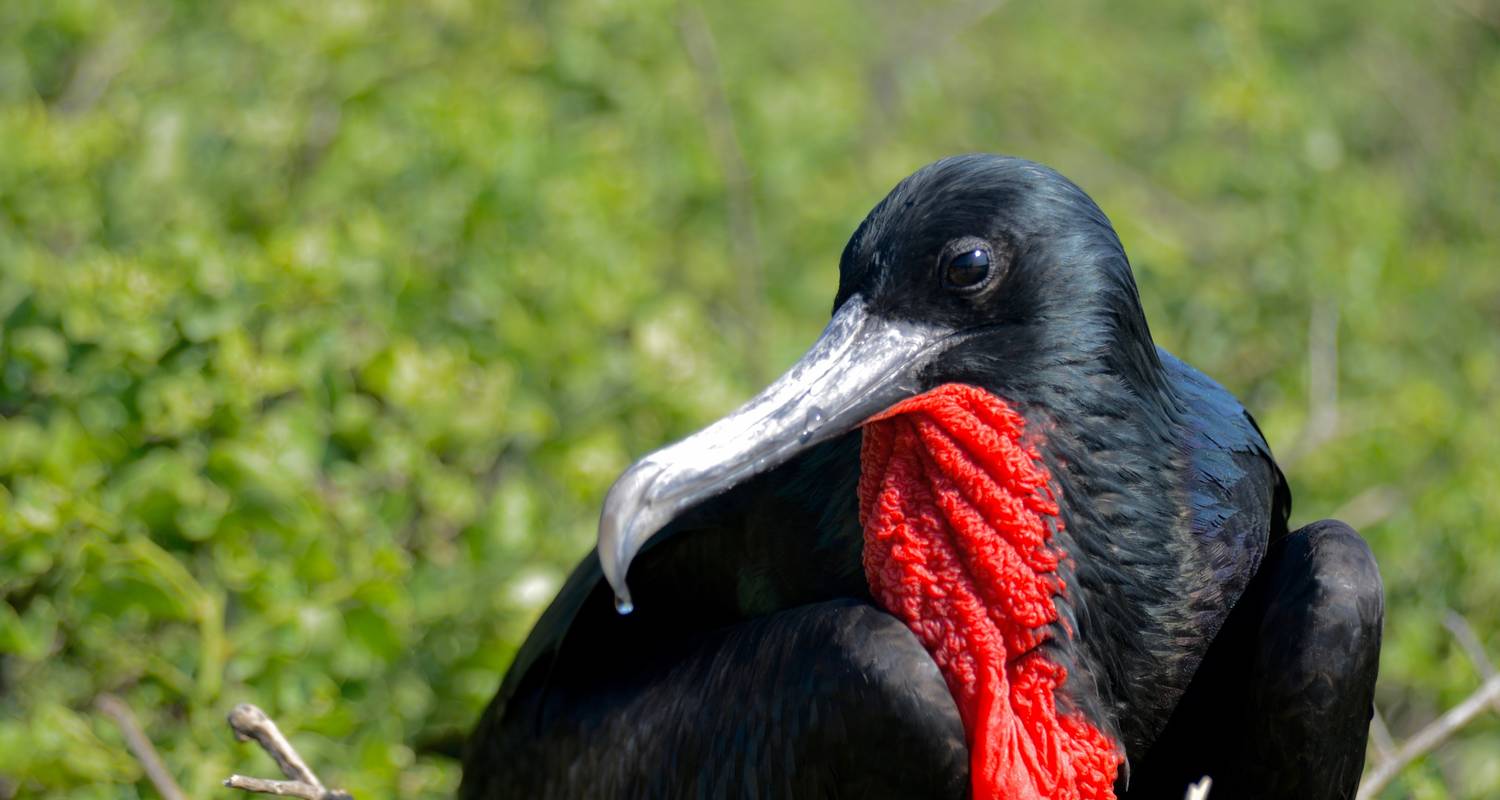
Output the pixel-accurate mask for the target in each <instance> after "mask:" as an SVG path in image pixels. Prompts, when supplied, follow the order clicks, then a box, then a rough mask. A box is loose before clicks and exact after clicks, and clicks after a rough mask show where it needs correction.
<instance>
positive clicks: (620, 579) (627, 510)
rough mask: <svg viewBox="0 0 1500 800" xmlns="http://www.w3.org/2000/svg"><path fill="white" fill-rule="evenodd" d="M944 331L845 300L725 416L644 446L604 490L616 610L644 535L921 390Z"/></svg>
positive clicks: (605, 547) (606, 549)
mask: <svg viewBox="0 0 1500 800" xmlns="http://www.w3.org/2000/svg"><path fill="white" fill-rule="evenodd" d="M948 333H949V331H947V330H944V329H941V328H938V327H937V326H924V325H920V324H916V323H909V322H893V321H890V320H885V319H881V318H879V317H875V316H872V315H871V314H870V313H869V311H868V309H867V308H866V307H865V303H864V300H863V298H861V297H859V296H858V295H855V296H853V297H851V298H849V299H848V300H847V301H845V303H844V304H843V306H842V307H840V308H839V310H838V313H836V314H834V316H833V320H832V321H831V322H829V323H828V327H827V328H825V329H824V330H823V334H822V335H821V336H819V337H818V340H817V342H815V343H814V344H813V346H812V349H810V350H808V351H807V353H806V354H804V355H803V356H802V358H801V359H799V360H798V361H797V363H795V364H793V365H792V367H791V369H789V370H787V371H786V373H785V374H783V375H782V376H781V377H779V378H777V379H776V380H775V381H774V382H773V383H772V384H771V385H770V386H767V387H766V388H765V390H764V391H762V392H761V393H760V394H758V395H756V396H755V397H753V398H751V399H750V401H749V402H747V403H745V404H744V405H742V406H740V407H739V408H737V409H735V410H734V411H733V412H731V413H730V414H729V415H728V416H726V417H724V418H723V419H721V420H719V421H718V422H715V423H713V424H712V425H710V426H708V427H707V428H704V429H703V430H701V431H699V432H697V433H695V434H693V435H691V436H689V437H687V438H686V439H683V440H682V441H680V442H677V443H676V444H672V445H668V446H667V447H663V448H662V449H660V450H657V451H655V452H653V453H650V454H649V455H647V456H646V457H645V458H642V459H641V460H640V461H637V462H636V463H635V464H633V465H631V466H630V468H629V469H626V470H625V472H624V474H622V475H620V477H619V478H618V479H617V480H616V481H615V483H614V485H613V486H612V487H610V490H609V494H608V496H606V497H605V499H604V511H603V513H602V514H601V515H600V518H599V547H598V550H599V563H600V565H601V566H602V567H603V569H604V576H605V578H606V579H608V580H609V584H610V586H612V587H613V588H614V591H615V597H616V607H617V608H618V609H619V610H620V613H622V614H623V613H629V611H630V610H631V608H632V605H631V601H630V589H629V588H628V587H627V586H626V585H625V575H626V572H627V571H628V570H629V569H630V562H631V560H632V559H634V558H635V556H636V554H638V553H639V552H640V551H641V548H643V547H644V546H645V545H646V543H647V542H649V541H650V540H651V539H652V537H654V536H655V535H656V534H657V533H658V532H659V531H660V530H661V529H662V528H663V527H665V526H666V525H667V524H668V523H670V522H671V521H672V520H673V519H674V518H675V517H677V516H678V515H679V514H681V513H682V512H683V511H685V510H687V509H688V508H690V507H692V506H693V505H696V504H697V503H699V502H701V501H703V500H706V499H708V498H710V497H713V496H714V495H717V494H720V493H722V492H724V491H726V490H728V489H730V488H732V487H734V486H736V485H738V484H740V483H743V482H744V481H746V480H748V479H749V478H751V477H754V476H756V475H759V474H761V473H763V472H766V471H767V470H771V469H774V468H775V467H777V466H780V465H781V464H784V463H786V462H787V461H788V460H790V459H791V458H793V457H794V456H796V455H797V454H798V453H801V452H804V451H806V450H807V449H808V448H810V447H813V446H814V445H817V444H819V443H821V442H825V441H828V440H830V439H833V438H835V437H837V436H839V435H841V434H844V433H846V432H848V431H850V430H853V429H854V428H855V427H857V426H859V425H860V424H861V423H863V422H864V421H865V420H867V419H869V418H870V417H871V416H873V415H875V414H877V413H879V412H881V411H884V410H885V409H887V408H889V407H890V406H892V405H894V404H895V403H897V402H899V401H900V400H903V399H905V398H907V397H910V396H912V395H915V394H917V393H919V392H920V391H921V387H920V385H919V383H918V379H919V376H920V374H921V372H922V368H923V367H925V366H926V365H927V364H928V363H929V362H930V361H931V359H932V358H933V356H934V355H935V354H936V353H937V352H939V351H940V350H941V348H939V347H937V346H936V345H937V344H939V343H940V342H942V341H943V340H944V339H946V338H947V336H946V334H948Z"/></svg>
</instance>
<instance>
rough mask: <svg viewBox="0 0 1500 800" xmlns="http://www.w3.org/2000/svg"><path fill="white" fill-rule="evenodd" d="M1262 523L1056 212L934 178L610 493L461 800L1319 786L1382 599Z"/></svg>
mask: <svg viewBox="0 0 1500 800" xmlns="http://www.w3.org/2000/svg"><path fill="white" fill-rule="evenodd" d="M1290 508H1291V496H1290V492H1289V489H1288V487H1287V483H1286V481H1285V479H1284V478H1283V476H1282V473H1281V471H1280V469H1279V468H1278V467H1277V465H1276V463H1275V461H1274V460H1273V458H1272V455H1271V452H1270V448H1269V446H1268V445H1267V443H1266V441H1265V438H1264V437H1263V436H1262V434H1261V432H1260V430H1259V429H1258V427H1257V426H1256V423H1255V422H1254V420H1253V419H1252V418H1251V417H1250V415H1249V413H1248V412H1247V411H1246V410H1245V409H1244V407H1243V406H1242V405H1241V404H1240V403H1239V401H1237V400H1236V399H1235V398H1234V397H1233V396H1232V395H1230V394H1229V393H1228V392H1227V391H1226V390H1225V389H1223V388H1222V387H1220V386H1219V385H1218V384H1217V383H1215V382H1214V381H1212V380H1211V379H1209V378H1208V377H1206V376H1204V375H1203V374H1202V373H1200V372H1198V371H1196V370H1195V369H1193V368H1192V367H1189V366H1188V365H1186V364H1184V363H1183V362H1181V361H1179V360H1178V359H1176V358H1175V357H1173V356H1172V355H1171V354H1169V353H1167V352H1166V351H1165V350H1163V349H1161V348H1159V347H1157V346H1155V345H1154V344H1153V342H1152V339H1151V334H1150V331H1149V329H1148V327H1147V324H1146V319H1145V315H1144V313H1143V311H1142V309H1141V304H1140V299H1139V296H1138V293H1137V288H1136V285H1135V281H1134V278H1133V276H1132V274H1131V269H1130V264H1129V261H1128V260H1127V258H1126V255H1125V251H1124V249H1123V247H1122V246H1121V244H1120V241H1119V239H1118V237H1117V236H1116V234H1115V231H1114V229H1113V227H1112V226H1111V224H1110V222H1109V220H1108V218H1107V217H1106V216H1105V215H1104V213H1103V212H1102V211H1101V210H1100V209H1099V207H1098V206H1097V205H1096V204H1095V203H1094V202H1093V200H1091V199H1090V198H1089V197H1088V195H1086V194H1085V193H1084V192H1083V191H1082V190H1081V189H1079V188H1078V187H1077V186H1075V185H1074V184H1073V183H1072V182H1070V181H1069V180H1067V179H1066V178H1064V177H1063V176H1061V175H1060V174H1058V173H1057V172H1054V171H1052V170H1051V169H1048V168H1046V167H1043V166H1041V165H1038V164H1035V163H1032V162H1029V161H1025V160H1022V159H1017V158H1008V157H1001V156H992V155H966V156H956V157H952V158H947V159H944V160H942V161H938V162H936V163H934V164H931V165H929V166H927V167H925V168H923V169H921V170H919V171H918V172H916V173H915V174H913V175H912V176H910V177H909V178H907V179H905V180H903V181H902V182H901V183H900V184H899V185H897V186H896V187H895V189H893V190H892V191H891V192H890V194H889V195H888V196H886V197H885V199H883V200H882V201H880V203H879V204H878V205H876V207H875V208H874V210H872V211H871V212H870V214H869V216H868V217H867V218H866V219H865V220H864V221H863V223H861V224H860V225H859V227H858V229H857V230H856V231H855V232H854V235H853V237H852V238H851V239H850V241H849V243H848V245H847V246H846V247H845V249H844V251H843V255H842V258H841V259H840V263H839V289H838V294H837V297H836V298H835V300H834V312H833V318H832V321H831V322H830V323H829V324H828V327H827V328H826V329H825V331H824V332H823V334H822V336H821V337H820V338H819V339H818V340H817V342H816V343H815V344H813V346H812V347H811V349H810V350H808V351H807V353H806V355H804V356H803V357H802V358H801V360H799V361H798V362H797V363H796V364H795V365H793V366H792V367H791V368H790V369H789V370H788V371H787V372H786V373H785V374H784V375H782V376H781V377H780V378H778V379H777V380H776V381H775V382H773V383H772V384H771V385H770V386H769V387H767V388H766V389H765V390H764V391H762V392H761V393H760V394H759V395H757V396H756V397H755V398H753V399H751V400H750V401H748V402H747V403H746V404H745V405H744V406H742V407H740V408H739V409H738V410H736V411H734V412H732V413H731V414H729V415H728V416H727V417H725V418H723V419H721V420H719V421H718V422H715V423H713V424H712V425H710V426H709V427H707V428H705V429H704V430H702V431H700V432H698V433H696V434H693V435H692V436H689V437H688V438H686V439H684V440H682V441H680V442H678V443H676V444H672V445H670V446H667V447H664V448H662V449H660V450H657V451H656V452H653V453H651V454H649V455H647V456H645V457H644V458H642V459H641V460H640V461H638V462H636V463H635V464H634V465H633V466H631V467H630V468H629V469H628V470H626V472H625V473H624V474H623V475H621V476H620V478H619V479H618V480H617V481H616V483H615V484H614V486H613V487H612V488H611V490H610V492H609V494H608V496H607V497H606V500H605V504H604V509H603V513H602V516H601V519H600V525H599V541H598V546H597V548H596V550H595V551H594V552H593V553H591V554H590V555H588V556H587V557H586V558H585V559H584V560H583V562H582V563H581V564H579V566H578V567H577V568H576V569H575V571H574V572H573V574H572V575H571V577H570V578H569V579H568V580H567V582H566V584H565V585H564V587H563V588H562V590H561V592H560V593H559V594H558V596H557V598H556V599H555V600H554V601H553V603H552V605H551V607H550V608H548V609H547V611H546V612H545V613H544V614H543V616H542V617H541V620H540V621H539V622H538V623H537V625H536V627H535V629H534V630H533V631H532V633H531V635H530V637H529V638H528V639H527V641H526V643H525V644H524V645H523V646H522V648H521V650H520V652H519V653H518V655H517V657H516V659H515V662H514V664H513V666H512V667H511V669H510V671H509V673H508V675H507V676H506V678H505V681H504V683H503V684H502V686H501V688H500V691H499V693H498V694H497V696H496V698H495V699H494V701H493V702H492V703H491V704H490V706H489V708H488V709H487V710H486V712H485V714H484V716H483V718H482V719H481V721H480V723H479V725H478V727H477V729H476V730H475V732H474V734H473V736H472V738H471V740H470V747H469V752H468V755H467V756H466V763H465V768H464V778H463V784H462V788H461V795H462V796H464V797H466V798H495V797H527V798H535V797H569V798H571V797H591V798H592V797H860V798H886V797H889V798H913V797H943V798H948V797H953V798H958V797H968V796H972V797H976V798H1016V799H1023V798H1064V797H1067V798H1115V797H1130V798H1159V797H1160V798H1179V797H1182V796H1183V789H1184V788H1185V787H1186V786H1187V785H1188V784H1189V783H1190V782H1192V781H1196V780H1197V779H1199V778H1200V777H1201V776H1204V775H1208V776H1211V777H1212V778H1213V779H1214V789H1213V794H1212V797H1213V798H1215V800H1223V799H1224V798H1240V797H1245V798H1283V797H1284V798H1303V799H1304V800H1320V799H1321V798H1342V797H1352V796H1353V791H1354V788H1355V787H1356V785H1357V783H1358V781H1359V775H1360V771H1361V768H1362V765H1363V762H1364V751H1365V739H1366V734H1367V730H1368V725H1369V721H1370V717H1371V713H1372V696H1373V690H1374V680H1375V673H1376V666H1377V660H1378V659H1377V656H1378V652H1379V646H1380V633H1381V621H1382V614H1383V600H1382V590H1381V583H1380V576H1379V572H1378V570H1377V568H1376V564H1375V561H1374V558H1373V556H1372V555H1371V553H1370V550H1369V549H1368V547H1366V545H1365V543H1364V541H1363V540H1362V539H1361V538H1360V537H1359V535H1358V534H1357V533H1356V532H1355V531H1353V530H1352V529H1351V528H1349V527H1348V526H1347V525H1344V524H1342V523H1340V522H1336V521H1331V520H1325V521H1322V522H1316V523H1313V524H1311V525H1308V526H1306V527H1303V528H1301V529H1299V530H1297V531H1294V532H1293V531H1289V530H1288V517H1289V514H1290ZM627 579H628V580H627Z"/></svg>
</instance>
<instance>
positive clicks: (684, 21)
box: [677, 0, 765, 380]
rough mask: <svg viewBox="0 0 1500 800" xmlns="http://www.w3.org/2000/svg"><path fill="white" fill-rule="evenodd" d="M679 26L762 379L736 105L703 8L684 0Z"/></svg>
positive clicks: (749, 205)
mask: <svg viewBox="0 0 1500 800" xmlns="http://www.w3.org/2000/svg"><path fill="white" fill-rule="evenodd" d="M677 31H678V34H679V35H680V36H681V37H682V46H683V49H684V50H686V51H687V57H688V64H689V65H691V66H692V68H693V74H694V76H695V77H696V78H697V81H698V88H699V92H700V93H701V95H702V101H703V116H704V124H705V125H706V126H707V128H708V138H709V144H710V145H711V146H712V148H713V152H714V157H715V158H716V159H717V160H718V162H719V172H720V173H721V174H722V175H723V178H724V194H725V196H724V199H725V206H726V209H727V213H728V223H729V243H730V246H731V247H733V248H734V253H735V260H736V261H738V262H739V266H740V268H739V272H738V279H739V292H740V302H741V303H743V304H744V305H743V306H742V308H743V309H744V311H743V313H742V323H743V325H744V335H745V340H746V344H747V345H748V347H749V350H750V357H751V368H752V370H753V371H754V372H755V375H753V376H752V377H754V378H756V379H757V380H763V379H764V378H765V375H764V372H765V353H764V352H763V351H764V348H763V347H762V344H763V343H762V341H761V333H760V329H761V326H762V325H763V324H764V322H765V314H764V312H763V309H762V306H763V305H764V294H765V292H764V287H763V286H762V281H763V280H764V277H763V275H762V273H763V272H764V266H763V263H762V259H761V249H760V224H759V222H758V220H757V218H756V213H755V187H754V184H753V181H752V178H751V173H750V165H749V162H748V160H747V159H746V158H745V148H744V147H743V146H741V144H740V137H739V131H738V128H737V126H736V125H735V120H734V108H733V107H732V106H731V105H730V104H729V89H728V86H727V85H726V84H725V81H724V69H723V66H722V64H721V63H720V61H719V48H718V44H717V42H716V41H715V40H714V32H713V28H711V27H710V26H709V24H708V17H706V16H705V15H704V13H703V9H701V8H699V7H698V5H697V4H696V3H695V2H691V0H687V1H685V2H683V3H682V4H681V5H680V6H679V7H678V13H677Z"/></svg>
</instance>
